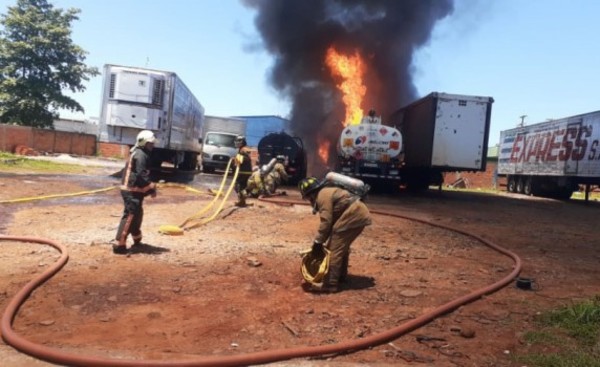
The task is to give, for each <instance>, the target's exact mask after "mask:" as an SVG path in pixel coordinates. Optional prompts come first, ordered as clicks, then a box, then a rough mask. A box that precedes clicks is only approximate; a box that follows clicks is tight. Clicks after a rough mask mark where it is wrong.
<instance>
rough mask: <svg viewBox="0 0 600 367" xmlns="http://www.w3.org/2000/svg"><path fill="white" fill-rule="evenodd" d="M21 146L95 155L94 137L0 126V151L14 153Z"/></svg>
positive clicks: (23, 127) (22, 127)
mask: <svg viewBox="0 0 600 367" xmlns="http://www.w3.org/2000/svg"><path fill="white" fill-rule="evenodd" d="M23 146H25V147H28V148H31V149H32V150H34V151H38V152H46V153H66V154H75V155H87V156H92V155H95V154H96V136H95V135H90V134H81V133H72V132H64V131H56V130H46V129H37V128H32V127H28V126H16V125H5V124H0V150H1V151H4V152H11V153H14V152H15V150H16V148H17V147H23Z"/></svg>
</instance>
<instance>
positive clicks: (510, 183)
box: [506, 176, 517, 192]
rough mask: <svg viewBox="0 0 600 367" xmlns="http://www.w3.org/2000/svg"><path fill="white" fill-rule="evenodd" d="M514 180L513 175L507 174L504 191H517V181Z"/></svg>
mask: <svg viewBox="0 0 600 367" xmlns="http://www.w3.org/2000/svg"><path fill="white" fill-rule="evenodd" d="M515 181H516V178H515V176H508V184H507V185H506V191H508V192H517V183H516V182H515Z"/></svg>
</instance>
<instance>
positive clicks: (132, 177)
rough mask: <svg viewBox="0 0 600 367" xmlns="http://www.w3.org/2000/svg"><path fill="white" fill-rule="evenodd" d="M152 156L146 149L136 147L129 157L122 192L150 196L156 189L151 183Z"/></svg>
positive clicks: (122, 179) (123, 177)
mask: <svg viewBox="0 0 600 367" xmlns="http://www.w3.org/2000/svg"><path fill="white" fill-rule="evenodd" d="M149 163H150V154H148V151H146V149H144V148H140V147H136V148H135V149H134V150H133V152H132V153H131V154H130V155H129V159H128V160H127V163H126V164H125V171H124V172H123V176H122V178H121V190H123V191H131V192H139V193H142V194H149V193H150V192H151V190H154V189H155V188H156V184H154V183H153V182H152V181H150V171H149V170H148V165H149Z"/></svg>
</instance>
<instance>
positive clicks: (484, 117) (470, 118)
mask: <svg viewBox="0 0 600 367" xmlns="http://www.w3.org/2000/svg"><path fill="white" fill-rule="evenodd" d="M492 103H493V98H491V97H480V96H467V95H458V94H447V93H437V92H434V93H431V94H429V95H427V96H425V97H423V98H421V99H419V100H417V101H415V102H413V103H411V104H409V105H407V106H405V107H403V108H400V109H399V110H397V111H396V112H394V113H393V114H392V116H390V118H389V120H388V121H389V123H388V125H385V124H383V123H382V121H381V117H378V116H376V114H375V111H370V112H369V115H368V116H365V117H363V118H362V119H361V122H360V123H359V124H349V125H347V126H346V127H345V128H344V129H343V130H342V132H341V134H340V137H339V141H338V165H337V169H336V170H337V171H338V172H340V173H343V174H345V175H347V176H351V177H356V178H360V179H361V180H363V181H365V182H368V183H370V184H371V185H372V186H376V187H383V188H388V189H397V188H399V187H400V186H405V187H407V188H409V189H413V190H423V189H427V188H428V187H429V186H430V185H441V184H442V183H443V174H444V173H445V172H460V171H470V172H474V171H485V168H486V153H487V141H488V137H489V129H490V117H491V107H492Z"/></svg>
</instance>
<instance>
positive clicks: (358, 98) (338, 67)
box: [325, 47, 367, 126]
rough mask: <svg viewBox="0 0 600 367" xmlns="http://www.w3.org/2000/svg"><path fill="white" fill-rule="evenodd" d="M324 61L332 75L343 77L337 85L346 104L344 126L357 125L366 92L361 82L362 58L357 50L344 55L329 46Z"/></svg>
mask: <svg viewBox="0 0 600 367" xmlns="http://www.w3.org/2000/svg"><path fill="white" fill-rule="evenodd" d="M325 63H326V64H327V66H328V67H329V69H330V70H331V74H332V75H333V76H338V77H341V78H342V79H343V81H342V82H341V83H340V84H338V85H337V87H338V89H339V90H340V91H341V92H342V94H343V97H342V100H343V101H344V105H345V106H346V119H345V120H344V126H348V125H358V124H359V123H360V120H361V118H362V116H363V111H362V108H361V104H362V101H363V97H364V96H365V94H366V93H367V87H365V85H364V84H363V76H364V74H365V64H364V62H363V60H362V58H361V57H360V55H359V53H358V51H355V52H354V55H353V56H345V55H341V54H339V53H338V52H337V51H336V50H335V49H334V48H333V47H329V49H327V55H326V57H325Z"/></svg>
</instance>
